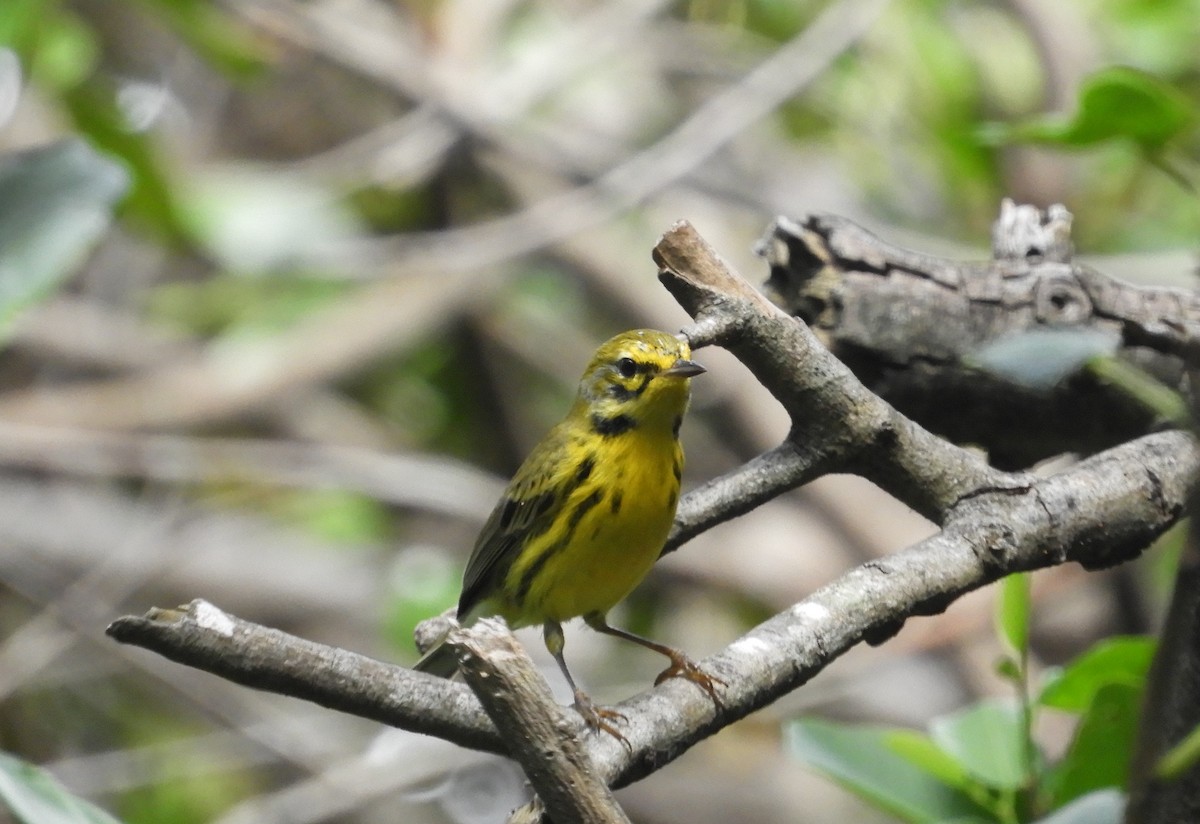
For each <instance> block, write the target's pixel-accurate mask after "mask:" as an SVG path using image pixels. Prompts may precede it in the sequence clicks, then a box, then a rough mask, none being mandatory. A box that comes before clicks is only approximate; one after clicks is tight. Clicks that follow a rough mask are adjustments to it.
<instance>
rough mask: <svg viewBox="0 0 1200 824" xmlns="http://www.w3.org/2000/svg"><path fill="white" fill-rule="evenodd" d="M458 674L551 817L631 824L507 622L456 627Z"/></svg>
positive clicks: (590, 823)
mask: <svg viewBox="0 0 1200 824" xmlns="http://www.w3.org/2000/svg"><path fill="white" fill-rule="evenodd" d="M448 640H449V643H450V644H452V645H453V646H454V647H455V648H456V649H457V651H458V653H459V658H460V672H462V674H463V677H464V678H465V679H466V680H467V683H468V684H469V685H470V687H471V689H472V690H474V692H475V695H476V696H478V698H479V700H480V701H481V702H482V703H483V707H484V710H485V711H486V712H487V714H488V717H489V718H491V719H492V722H493V723H494V724H495V725H496V728H497V729H498V730H499V731H500V736H501V738H502V739H503V740H504V741H505V742H507V744H508V745H509V747H510V751H511V754H512V756H513V757H514V758H515V759H516V760H517V761H519V762H520V764H521V766H522V767H523V768H524V770H525V775H526V776H528V778H529V783H530V784H531V785H532V786H533V789H534V790H535V791H536V792H537V794H538V797H539V798H540V799H541V801H542V803H543V804H544V805H545V811H546V813H548V814H549V816H550V818H551V819H553V820H554V821H561V822H568V821H570V822H574V821H578V822H580V824H622V823H623V824H629V819H628V818H627V817H626V816H625V813H624V812H623V811H622V810H621V808H620V806H618V805H617V802H616V800H615V799H614V798H613V796H612V792H611V791H610V790H609V789H608V784H606V783H605V782H604V781H603V780H601V778H600V776H599V775H598V773H597V772H596V768H595V767H594V766H593V765H592V763H591V760H590V759H589V757H588V754H587V751H586V750H585V749H584V747H583V743H582V741H581V739H580V736H579V734H578V724H577V723H572V721H575V720H576V719H572V721H568V720H567V716H566V715H565V713H564V712H563V709H562V707H560V706H559V705H558V704H556V703H555V702H554V696H553V695H551V694H550V688H549V687H548V686H547V685H546V680H545V679H544V678H542V676H541V674H540V673H539V672H538V671H537V668H536V667H535V666H534V664H533V661H531V660H530V658H529V654H528V653H527V652H525V650H524V648H523V647H522V646H521V644H520V643H519V642H518V641H517V639H516V638H515V637H514V636H513V634H512V633H511V632H509V631H508V627H507V626H505V625H504V624H503V623H502V622H499V621H493V620H490V619H484V620H482V621H480V622H478V623H477V624H475V625H474V626H473V627H472V628H471V629H470V630H462V629H458V630H454V631H453V632H451V634H450V636H449V639H448Z"/></svg>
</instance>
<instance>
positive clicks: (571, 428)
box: [415, 329, 725, 743]
mask: <svg viewBox="0 0 1200 824" xmlns="http://www.w3.org/2000/svg"><path fill="white" fill-rule="evenodd" d="M705 371H706V370H705V369H704V367H703V366H701V365H700V364H699V363H696V362H695V361H693V360H692V359H691V349H690V347H689V345H688V343H687V342H686V341H684V340H681V339H680V338H678V337H675V336H674V335H670V334H668V333H666V332H661V331H658V330H654V329H635V330H632V331H628V332H623V333H621V334H619V335H617V336H615V337H613V338H611V339H610V340H608V341H606V342H605V343H603V344H602V345H601V346H600V347H599V348H598V349H597V350H596V353H595V355H594V356H593V357H592V359H591V362H590V363H589V364H588V366H587V368H586V369H585V370H584V372H583V377H582V378H581V379H580V381H579V389H578V392H577V393H576V395H575V399H574V402H573V403H572V405H571V408H570V410H569V411H568V412H567V415H566V417H565V418H563V419H562V421H560V422H559V423H558V424H557V425H556V426H554V427H553V428H552V429H551V430H550V431H549V432H548V433H547V434H546V435H545V437H544V438H543V439H542V440H541V442H540V443H538V445H537V446H536V447H534V449H533V450H532V452H530V454H529V456H528V457H527V458H526V459H525V461H524V462H523V463H522V464H521V466H520V468H519V469H518V470H517V472H516V474H515V475H514V476H513V478H512V480H511V481H510V482H509V484H508V486H507V488H506V489H505V491H504V493H503V495H502V496H501V497H500V500H499V501H498V502H497V503H496V506H495V508H494V509H493V510H492V513H491V515H490V517H489V518H488V520H487V522H486V523H485V524H484V526H483V529H482V530H481V531H480V533H479V537H478V538H477V539H476V541H475V546H474V548H473V550H472V551H471V555H470V558H469V560H468V561H467V565H466V571H465V572H464V574H463V585H462V594H461V595H460V597H459V601H458V610H457V618H458V621H459V623H460V624H461V625H464V626H469V625H470V624H471V623H473V622H474V621H475V620H477V619H479V618H481V617H485V616H497V615H498V616H500V617H502V618H504V619H505V621H506V622H507V623H508V625H509V627H511V628H513V629H517V628H520V627H526V626H536V625H538V624H541V626H542V633H543V638H544V640H545V644H546V648H547V649H548V650H549V651H550V654H551V655H552V656H553V657H554V660H555V662H556V663H557V665H558V668H559V670H561V672H562V674H563V676H564V678H566V681H567V683H568V685H570V687H571V690H572V692H573V693H574V707H575V709H576V711H577V712H578V713H579V714H580V715H581V716H582V717H583V719H584V721H585V722H586V724H587V726H588V727H589V728H591V729H594V730H602V731H604V732H607V733H609V734H611V735H613V736H614V737H616V738H617V739H619V740H621V741H622V742H623V743H627V742H626V740H625V737H624V736H623V735H622V734H621V733H620V732H619V731H618V730H617V729H616V728H615V727H614V726H613V724H612V723H610V722H614V721H619V720H624V716H623V715H622V714H621V713H619V712H617V711H615V710H612V709H609V708H603V707H599V706H596V705H595V704H594V703H593V702H592V700H591V698H590V697H589V696H588V695H587V693H585V692H584V691H583V690H582V689H580V687H579V686H578V685H577V684H576V682H575V679H574V678H573V677H572V676H571V672H570V670H569V669H568V668H567V664H566V660H565V658H564V657H563V647H564V644H565V639H564V636H563V630H562V624H563V623H564V622H565V621H568V620H570V619H573V618H577V617H582V618H583V620H584V622H585V623H586V624H587V625H588V626H589V627H591V628H592V629H593V630H596V631H597V632H601V633H604V634H605V635H610V636H614V637H616V638H621V639H624V640H626V641H631V642H633V643H635V644H640V645H641V646H643V647H646V648H647V649H650V650H653V651H655V652H657V653H659V654H661V655H663V656H666V657H667V658H668V659H669V660H670V665H669V666H668V667H667V668H666V669H665V670H663V671H662V672H661V673H660V674H659V675H658V677H657V678H656V679H655V682H654V683H655V684H656V685H657V684H660V683H662V682H663V681H664V680H666V679H668V678H675V677H679V678H684V679H687V680H689V681H691V682H693V683H695V684H697V685H698V686H699V687H700V688H701V689H703V690H704V691H705V692H706V693H707V694H708V695H709V697H710V698H712V700H713V701H714V703H716V704H717V705H718V706H720V698H719V696H718V693H717V687H718V686H724V685H725V682H724V681H721V680H720V679H719V678H716V677H715V676H712V675H710V674H708V673H706V672H704V670H703V669H701V668H700V666H699V665H697V664H696V663H694V662H693V661H692V660H691V659H689V658H688V657H687V656H686V655H685V654H684V653H683V652H681V651H679V650H677V649H674V648H672V647H669V646H666V645H665V644H660V643H657V642H655V641H652V640H650V639H648V638H643V637H641V636H639V635H635V634H633V633H632V632H628V631H626V630H623V629H618V628H616V627H613V626H610V625H609V623H608V620H607V613H608V611H609V610H611V609H612V608H613V607H614V606H616V605H617V604H618V603H619V602H620V601H622V600H624V598H625V597H626V596H627V595H628V594H629V593H630V592H631V591H632V590H633V589H634V588H635V587H636V586H637V585H638V584H639V583H640V582H641V581H642V579H643V578H644V577H645V576H646V574H647V573H648V572H649V571H650V568H651V567H652V566H653V565H654V562H655V561H656V560H657V559H658V557H659V555H660V554H661V552H662V548H663V545H664V543H665V542H666V539H667V535H668V533H669V532H670V529H671V525H672V523H673V522H674V519H675V509H676V505H677V504H678V502H679V489H680V480H681V478H682V472H683V449H682V447H681V446H680V443H679V429H680V426H681V424H682V422H683V416H684V412H685V411H686V409H687V406H688V400H689V396H690V391H691V387H690V384H691V379H692V378H693V377H695V376H697V375H700V374H702V373H703V372H705ZM415 668H416V669H418V670H420V671H423V672H428V673H432V674H434V675H440V676H443V677H450V676H451V675H453V674H454V672H455V670H456V669H457V660H456V659H455V657H454V654H453V653H452V652H451V650H450V649H449V648H448V647H447V646H445V644H444V638H443V640H442V641H441V642H439V643H436V644H435V645H434V646H433V647H432V648H431V649H429V651H428V652H426V653H425V655H424V656H423V657H422V658H421V659H420V660H419V661H418V662H417V664H416V665H415Z"/></svg>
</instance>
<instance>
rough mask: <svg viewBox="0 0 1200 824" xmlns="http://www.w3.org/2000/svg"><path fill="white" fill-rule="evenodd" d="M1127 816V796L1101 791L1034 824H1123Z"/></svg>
mask: <svg viewBox="0 0 1200 824" xmlns="http://www.w3.org/2000/svg"><path fill="white" fill-rule="evenodd" d="M1124 816H1125V794H1124V793H1121V792H1118V791H1117V790H1100V791H1099V792H1094V793H1090V794H1088V795H1085V796H1082V797H1080V798H1077V799H1075V800H1074V801H1072V802H1071V803H1070V804H1068V805H1067V806H1065V807H1063V808H1061V809H1059V810H1056V811H1055V812H1054V814H1053V815H1050V816H1047V817H1046V818H1040V819H1038V820H1037V821H1035V822H1033V824H1121V822H1122V820H1124Z"/></svg>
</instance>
